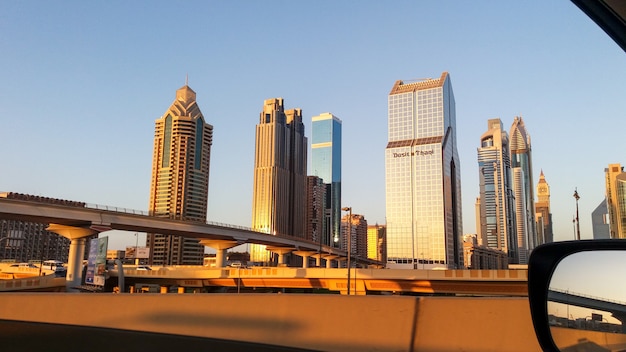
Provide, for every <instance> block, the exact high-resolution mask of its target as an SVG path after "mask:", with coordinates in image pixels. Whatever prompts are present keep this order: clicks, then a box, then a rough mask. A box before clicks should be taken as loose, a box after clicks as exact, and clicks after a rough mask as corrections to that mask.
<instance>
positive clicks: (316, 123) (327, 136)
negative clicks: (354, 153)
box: [311, 113, 341, 245]
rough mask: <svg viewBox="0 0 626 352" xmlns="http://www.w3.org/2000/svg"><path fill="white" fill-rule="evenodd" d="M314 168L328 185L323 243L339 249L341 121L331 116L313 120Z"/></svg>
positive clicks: (313, 172)
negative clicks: (336, 246) (333, 245)
mask: <svg viewBox="0 0 626 352" xmlns="http://www.w3.org/2000/svg"><path fill="white" fill-rule="evenodd" d="M311 168H312V169H313V170H312V174H313V175H314V176H317V177H320V178H321V179H322V180H324V183H325V184H326V205H325V207H326V214H325V217H326V221H325V226H326V227H325V228H324V232H323V235H322V236H323V237H322V243H323V244H325V245H331V244H335V245H336V244H338V242H339V234H340V228H341V120H340V119H338V118H337V117H336V116H334V115H333V114H331V113H324V114H321V115H318V116H314V117H313V118H312V131H311Z"/></svg>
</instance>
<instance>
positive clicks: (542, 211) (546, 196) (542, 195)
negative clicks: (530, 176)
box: [535, 170, 553, 244]
mask: <svg viewBox="0 0 626 352" xmlns="http://www.w3.org/2000/svg"><path fill="white" fill-rule="evenodd" d="M535 218H536V221H537V223H536V224H537V225H536V228H537V238H538V239H539V244H542V243H548V242H552V241H553V235H552V214H551V213H550V185H548V182H547V181H546V177H545V176H544V175H543V170H541V174H540V175H539V182H538V183H537V203H535Z"/></svg>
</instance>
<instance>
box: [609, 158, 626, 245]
mask: <svg viewBox="0 0 626 352" xmlns="http://www.w3.org/2000/svg"><path fill="white" fill-rule="evenodd" d="M604 174H605V179H606V207H607V209H608V211H609V230H610V232H611V238H626V172H624V168H623V167H622V166H621V165H620V164H609V167H608V168H606V169H605V170H604Z"/></svg>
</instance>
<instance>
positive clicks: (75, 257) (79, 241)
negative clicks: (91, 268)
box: [46, 224, 98, 291]
mask: <svg viewBox="0 0 626 352" xmlns="http://www.w3.org/2000/svg"><path fill="white" fill-rule="evenodd" d="M46 230H47V231H50V232H54V233H56V234H59V235H61V236H63V237H65V238H67V239H69V240H70V253H69V256H68V258H67V275H66V276H65V280H66V283H67V284H66V287H67V290H68V291H76V290H75V289H72V287H76V286H79V285H80V284H81V281H82V277H83V258H84V256H85V237H89V236H91V235H94V234H96V233H98V231H96V230H94V229H91V228H85V227H74V226H67V225H60V224H50V225H49V226H48V227H47V228H46Z"/></svg>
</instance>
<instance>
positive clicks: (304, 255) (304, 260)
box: [293, 251, 317, 269]
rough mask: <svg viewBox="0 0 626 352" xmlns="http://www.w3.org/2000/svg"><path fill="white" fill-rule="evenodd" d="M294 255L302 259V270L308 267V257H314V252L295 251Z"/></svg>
mask: <svg viewBox="0 0 626 352" xmlns="http://www.w3.org/2000/svg"><path fill="white" fill-rule="evenodd" d="M293 253H294V254H295V255H299V256H301V257H302V267H303V268H305V269H306V268H308V267H309V257H311V256H313V255H315V253H317V252H314V251H295V252H293Z"/></svg>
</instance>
